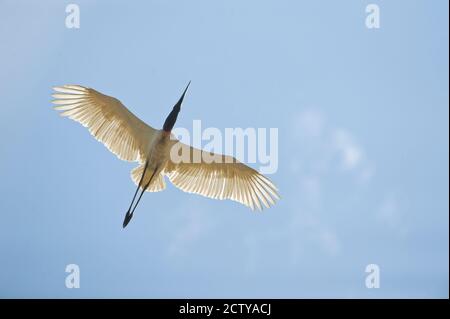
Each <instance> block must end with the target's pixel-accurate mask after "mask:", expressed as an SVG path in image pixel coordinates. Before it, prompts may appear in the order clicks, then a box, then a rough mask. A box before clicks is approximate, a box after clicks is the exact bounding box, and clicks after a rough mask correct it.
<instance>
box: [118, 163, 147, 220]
mask: <svg viewBox="0 0 450 319" xmlns="http://www.w3.org/2000/svg"><path fill="white" fill-rule="evenodd" d="M147 166H148V162H145V166H144V171H143V172H142V176H141V179H140V180H139V183H138V186H137V187H136V192H134V196H133V199H132V200H131V203H130V207H128V210H127V213H126V214H125V219H124V220H123V228H125V226H127V225H128V223H129V222H130V220H131V218H132V217H133V213H130V211H131V207H132V206H133V203H134V200H135V199H136V195H137V193H138V191H139V187H141V184H142V181H143V180H144V176H145V172H146V171H147Z"/></svg>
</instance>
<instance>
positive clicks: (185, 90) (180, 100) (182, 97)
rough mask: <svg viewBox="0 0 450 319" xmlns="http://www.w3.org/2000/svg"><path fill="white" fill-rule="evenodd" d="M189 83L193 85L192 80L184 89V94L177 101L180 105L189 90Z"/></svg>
mask: <svg viewBox="0 0 450 319" xmlns="http://www.w3.org/2000/svg"><path fill="white" fill-rule="evenodd" d="M189 85H191V81H189V83H188V85H187V86H186V88H185V89H184V92H183V94H182V95H181V97H180V99H179V100H178V102H177V104H179V105H180V106H181V103H183V99H184V96H185V95H186V92H187V90H188V88H189ZM177 104H175V105H177Z"/></svg>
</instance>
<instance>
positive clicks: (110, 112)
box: [52, 85, 156, 163]
mask: <svg viewBox="0 0 450 319" xmlns="http://www.w3.org/2000/svg"><path fill="white" fill-rule="evenodd" d="M53 89H54V90H55V91H56V92H58V93H55V94H53V95H52V96H53V97H54V98H55V100H54V101H53V104H55V105H57V106H56V107H55V109H56V110H59V111H62V112H61V113H60V114H61V115H62V116H67V117H69V118H71V119H73V120H75V121H77V122H79V123H81V124H82V125H83V126H85V127H87V128H88V129H89V132H90V133H91V134H92V135H93V136H94V137H95V138H96V139H97V140H98V141H100V142H102V143H103V144H104V145H105V146H106V147H107V148H108V149H109V150H110V151H111V152H113V153H114V154H116V155H117V157H118V158H120V159H121V160H125V161H137V162H141V163H142V162H143V161H145V157H146V155H147V151H148V145H149V140H150V139H151V138H152V137H153V135H154V134H155V133H156V130H155V129H154V128H152V127H150V126H149V125H147V124H145V123H144V122H143V121H141V120H140V119H139V118H138V117H136V116H135V115H134V114H133V113H131V112H130V111H129V110H128V109H127V108H126V107H125V106H124V105H123V104H122V103H121V102H120V101H119V100H117V99H115V98H113V97H111V96H107V95H104V94H102V93H100V92H98V91H96V90H94V89H91V88H86V87H83V86H79V85H64V86H58V87H54V88H53Z"/></svg>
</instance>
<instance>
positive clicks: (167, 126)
mask: <svg viewBox="0 0 450 319" xmlns="http://www.w3.org/2000/svg"><path fill="white" fill-rule="evenodd" d="M190 84H191V81H189V83H188V85H187V86H186V88H185V89H184V92H183V94H182V95H181V97H180V99H179V100H178V102H177V103H176V104H175V106H174V107H173V109H172V111H171V112H170V114H169V116H167V118H166V121H165V122H164V126H163V130H164V131H165V132H170V131H172V128H173V126H174V125H175V122H176V121H177V116H178V113H179V112H180V109H181V103H183V99H184V95H185V94H186V91H187V89H188V88H189V85H190Z"/></svg>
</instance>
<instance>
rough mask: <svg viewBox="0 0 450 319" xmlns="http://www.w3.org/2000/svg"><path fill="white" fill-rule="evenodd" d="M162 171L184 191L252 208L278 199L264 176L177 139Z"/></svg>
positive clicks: (226, 158)
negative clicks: (229, 200)
mask: <svg viewBox="0 0 450 319" xmlns="http://www.w3.org/2000/svg"><path fill="white" fill-rule="evenodd" d="M174 157H177V158H174ZM164 171H165V174H166V175H167V177H168V178H169V180H170V181H171V182H172V183H173V184H174V185H175V186H176V187H178V188H180V189H181V190H183V191H185V192H188V193H194V194H199V195H203V196H206V197H209V198H214V199H231V200H234V201H236V202H239V203H241V204H243V205H245V206H248V207H250V208H251V209H252V210H254V209H255V208H257V209H259V210H262V208H263V206H265V207H270V206H271V205H274V204H275V200H277V199H279V195H278V190H277V188H276V186H275V185H274V184H273V183H272V182H271V181H270V180H269V179H268V178H267V177H265V176H264V175H262V174H260V173H258V172H257V171H256V170H254V169H253V168H251V167H249V166H247V165H245V164H243V163H241V162H239V161H238V160H237V159H235V158H234V157H231V156H226V155H219V154H214V153H209V152H205V151H202V150H199V149H196V148H194V147H191V146H189V145H186V144H183V143H181V142H179V141H176V140H175V141H173V145H172V148H171V155H170V159H169V161H168V163H167V164H166V167H165V170H164Z"/></svg>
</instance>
